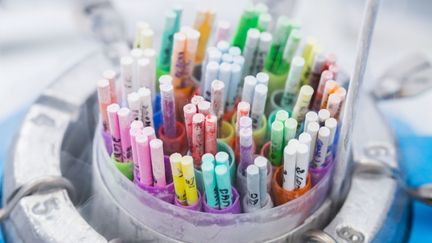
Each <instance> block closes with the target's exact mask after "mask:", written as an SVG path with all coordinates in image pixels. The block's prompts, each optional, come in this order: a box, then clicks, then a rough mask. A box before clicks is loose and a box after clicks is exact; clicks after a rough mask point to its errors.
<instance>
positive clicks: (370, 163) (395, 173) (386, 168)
mask: <svg viewBox="0 0 432 243" xmlns="http://www.w3.org/2000/svg"><path fill="white" fill-rule="evenodd" d="M355 165H356V167H355V168H354V173H357V174H359V173H360V174H369V175H377V176H388V177H391V178H393V179H395V180H396V181H397V183H398V185H399V186H400V187H401V188H402V189H403V190H404V191H405V192H406V193H407V194H408V195H409V196H410V197H412V198H414V199H416V200H419V201H421V202H424V203H426V204H429V205H432V183H426V184H423V185H421V186H419V187H412V186H410V185H408V184H407V183H406V181H405V180H404V176H403V173H402V172H401V171H400V170H399V169H397V168H394V167H392V166H390V165H389V164H387V163H385V162H383V161H381V160H380V159H369V158H368V159H363V160H361V161H359V163H356V164H355Z"/></svg>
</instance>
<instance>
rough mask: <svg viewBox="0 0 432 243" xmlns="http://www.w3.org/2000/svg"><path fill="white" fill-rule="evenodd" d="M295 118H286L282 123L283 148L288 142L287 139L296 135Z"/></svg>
mask: <svg viewBox="0 0 432 243" xmlns="http://www.w3.org/2000/svg"><path fill="white" fill-rule="evenodd" d="M297 124H298V123H297V120H296V119H294V118H288V119H286V120H285V123H284V135H285V136H284V142H283V144H284V145H283V146H284V148H285V146H286V145H287V144H288V142H289V140H291V139H293V138H295V136H296V132H297V131H296V130H297Z"/></svg>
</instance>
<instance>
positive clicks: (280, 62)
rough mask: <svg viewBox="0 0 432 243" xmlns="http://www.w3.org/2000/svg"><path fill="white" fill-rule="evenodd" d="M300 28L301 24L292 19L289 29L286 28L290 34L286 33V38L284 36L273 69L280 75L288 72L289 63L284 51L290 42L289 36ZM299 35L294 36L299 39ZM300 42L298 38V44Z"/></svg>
mask: <svg viewBox="0 0 432 243" xmlns="http://www.w3.org/2000/svg"><path fill="white" fill-rule="evenodd" d="M299 29H300V26H299V25H298V24H296V23H293V22H291V21H290V22H289V23H288V27H287V30H286V31H287V32H288V35H286V38H284V39H283V40H282V42H281V45H280V48H279V50H278V53H277V56H276V59H275V62H274V64H273V70H274V71H273V72H274V73H275V74H277V75H279V74H285V73H287V72H288V70H289V65H288V66H287V65H285V64H284V58H283V57H284V52H285V46H286V44H287V42H288V39H289V37H290V36H291V32H292V31H293V30H299ZM284 37H285V36H284ZM298 37H299V36H298V34H297V36H295V37H294V38H296V39H297V38H298ZM299 42H300V40H298V44H299ZM298 44H297V45H298ZM296 50H297V48H296ZM294 54H295V52H294Z"/></svg>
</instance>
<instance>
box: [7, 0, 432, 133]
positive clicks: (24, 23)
mask: <svg viewBox="0 0 432 243" xmlns="http://www.w3.org/2000/svg"><path fill="white" fill-rule="evenodd" d="M268 1H269V2H277V1H276V0H268ZM297 2H298V7H297V11H296V13H295V18H296V19H298V20H299V21H300V23H301V24H302V26H303V31H304V33H305V34H308V35H313V36H315V37H317V39H318V40H319V42H320V44H321V45H322V46H323V48H324V50H329V51H333V52H335V53H336V54H337V55H338V60H339V63H340V65H341V66H342V67H343V68H344V69H345V70H347V71H350V70H351V69H352V65H353V63H354V53H355V48H356V40H357V33H358V30H359V28H360V21H361V14H362V12H363V5H364V1H360V0H355V1H346V0H345V1H344V0H321V1H316V0H301V1H297ZM77 3H78V1H76V2H75V1H66V0H61V1H54V0H50V1H49V0H35V1H28V0H9V1H4V0H3V1H0V77H2V81H1V85H2V88H1V89H0V95H1V97H3V100H4V101H7V102H1V103H0V119H2V118H4V117H5V116H7V115H8V114H11V113H12V112H14V111H16V110H17V109H19V108H20V107H22V106H23V105H24V104H28V103H29V102H30V101H31V100H32V99H34V98H35V97H37V95H38V94H39V93H40V91H41V90H42V89H43V88H44V87H45V86H46V85H47V84H48V83H50V82H52V80H53V79H54V78H55V77H57V76H58V75H59V74H60V73H61V72H62V71H63V70H64V69H66V68H67V67H68V66H70V65H71V64H73V63H74V62H76V61H77V60H79V59H80V58H81V57H82V56H84V55H85V54H86V53H88V52H90V51H91V50H94V49H95V48H97V47H98V43H97V41H96V40H94V39H92V38H90V37H89V35H88V33H87V32H86V26H84V24H83V21H82V17H80V16H79V14H78V11H79V8H78V6H77V5H76V4H77ZM172 4H181V5H182V6H183V7H184V9H185V11H184V14H183V16H184V18H183V20H182V24H188V25H192V23H193V19H194V17H195V14H194V13H195V10H196V9H197V8H199V7H207V6H210V7H212V8H214V9H215V10H216V11H217V19H226V20H229V21H230V22H231V23H232V26H233V29H235V28H236V25H237V21H238V18H239V16H240V13H241V11H242V10H243V8H244V6H246V4H247V2H246V0H240V1H232V0H231V1H230V0H219V1H210V0H208V1H198V0H178V1H169V0H163V1H150V0H144V1H138V0H115V1H113V5H114V7H115V8H116V9H117V10H118V11H119V13H120V14H121V16H122V17H123V18H124V21H125V23H126V27H127V31H128V35H129V38H130V37H132V35H133V33H134V28H135V24H134V23H135V21H137V20H144V21H147V22H149V23H150V24H151V26H152V27H153V28H154V29H155V30H156V36H157V39H156V40H155V43H156V44H158V43H159V38H158V37H159V36H160V34H161V28H162V26H163V16H164V13H165V11H166V8H167V7H169V6H171V5H172ZM428 9H429V11H428ZM431 9H432V2H431V1H427V0H382V5H381V9H380V12H379V17H378V22H377V25H376V30H375V36H374V39H373V44H372V49H371V53H370V56H369V63H368V68H367V74H366V80H365V81H366V82H365V83H366V85H367V86H368V87H369V88H370V87H371V85H372V83H373V81H375V79H376V77H378V76H379V74H381V73H382V72H383V70H384V69H385V68H386V67H387V66H389V65H390V64H392V63H393V62H394V61H396V59H399V58H402V57H403V56H405V55H406V54H408V53H412V52H423V53H426V54H427V55H428V56H429V58H431V59H432V48H431V47H430V43H432V31H431V30H432V21H431V20H432V16H431V15H430V11H431ZM277 11H278V12H281V13H285V11H286V12H287V13H288V10H284V9H277ZM405 101H406V102H405ZM425 104H432V92H428V93H426V94H423V95H422V96H420V97H416V98H413V99H411V100H403V101H391V102H385V104H383V105H382V107H383V108H385V110H386V111H387V112H389V113H390V114H391V113H394V114H393V115H396V114H397V115H398V116H402V117H406V119H407V120H410V123H412V124H415V126H416V128H418V132H426V133H429V134H432V128H427V127H425V128H421V125H422V124H421V123H423V124H424V122H422V121H424V120H430V119H431V118H432V117H431V116H432V115H430V114H429V113H432V112H423V110H422V109H423V107H424V105H425ZM411 120H412V121H411ZM423 126H424V125H423Z"/></svg>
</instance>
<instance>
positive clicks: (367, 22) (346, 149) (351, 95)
mask: <svg viewBox="0 0 432 243" xmlns="http://www.w3.org/2000/svg"><path fill="white" fill-rule="evenodd" d="M379 2H380V0H368V1H367V3H366V7H365V10H364V14H363V21H362V27H361V32H360V36H359V38H358V41H357V54H356V60H355V64H354V70H353V72H352V73H351V78H350V84H349V88H348V93H347V97H346V101H345V108H344V112H343V116H342V120H341V127H340V133H339V136H340V139H339V143H338V145H337V155H336V165H335V171H334V176H333V185H332V191H331V194H330V197H331V199H332V202H333V206H334V207H338V205H340V202H341V200H342V199H343V198H345V194H346V193H347V190H346V189H348V188H347V187H346V186H345V183H349V180H350V179H351V178H349V177H350V174H349V171H350V168H351V167H352V164H353V161H352V160H351V159H350V155H351V150H350V148H351V136H352V131H353V127H354V119H355V115H356V113H355V112H356V111H357V105H358V103H359V102H358V100H359V98H358V97H359V91H360V89H361V85H362V83H363V77H364V73H365V69H366V65H367V60H368V55H369V49H370V44H371V40H372V35H373V31H374V27H375V22H376V18H377V14H378V6H379Z"/></svg>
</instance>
